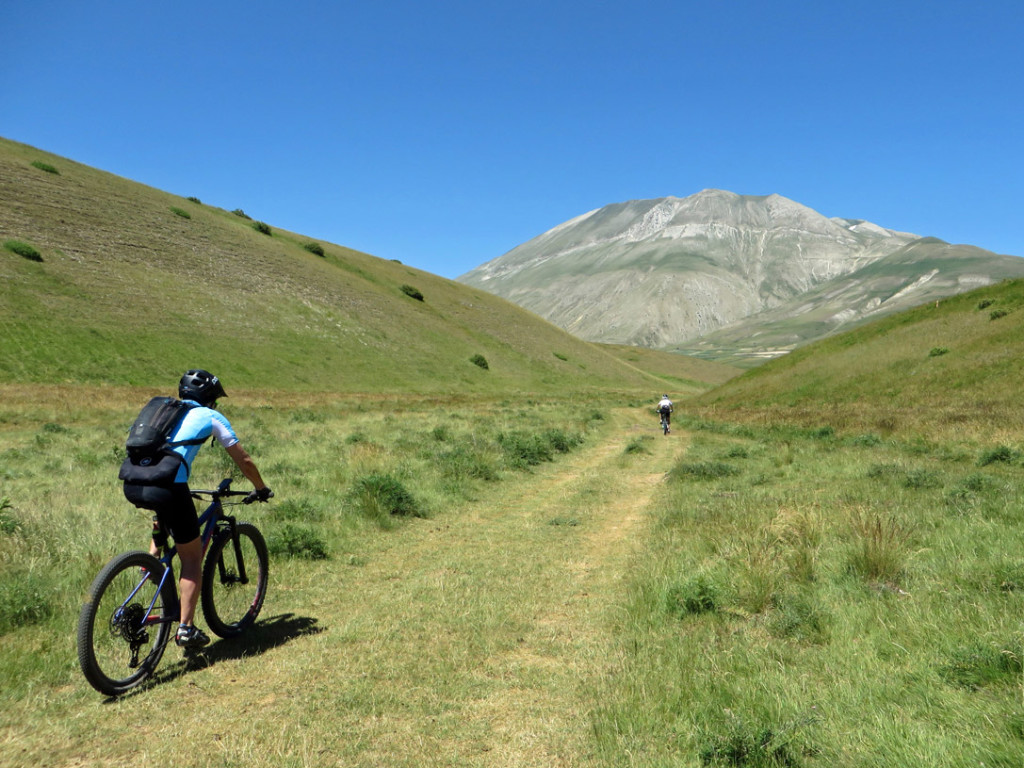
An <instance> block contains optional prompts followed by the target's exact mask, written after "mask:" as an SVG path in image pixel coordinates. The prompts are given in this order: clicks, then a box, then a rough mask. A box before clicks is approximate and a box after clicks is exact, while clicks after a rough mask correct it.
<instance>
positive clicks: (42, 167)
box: [32, 160, 60, 176]
mask: <svg viewBox="0 0 1024 768" xmlns="http://www.w3.org/2000/svg"><path fill="white" fill-rule="evenodd" d="M32 167H33V168H38V169H39V170H40V171H46V172H47V173H52V174H54V175H56V176H60V171H58V170H57V169H56V168H54V167H53V166H52V165H50V164H49V163H44V162H43V161H42V160H33V161H32Z"/></svg>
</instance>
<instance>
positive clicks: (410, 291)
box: [401, 285, 423, 301]
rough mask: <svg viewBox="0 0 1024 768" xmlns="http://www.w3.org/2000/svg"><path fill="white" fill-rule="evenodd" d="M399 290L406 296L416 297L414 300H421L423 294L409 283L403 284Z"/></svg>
mask: <svg viewBox="0 0 1024 768" xmlns="http://www.w3.org/2000/svg"><path fill="white" fill-rule="evenodd" d="M401 290H402V293H404V294H405V295H406V296H409V297H410V298H413V299H416V301H423V294H422V293H421V292H420V290H419V289H418V288H413V287H412V286H411V285H403V286H402V289H401Z"/></svg>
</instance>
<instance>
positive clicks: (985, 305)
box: [978, 299, 995, 309]
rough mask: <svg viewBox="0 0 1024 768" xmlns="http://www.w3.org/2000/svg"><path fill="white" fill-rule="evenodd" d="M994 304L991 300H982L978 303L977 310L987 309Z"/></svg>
mask: <svg viewBox="0 0 1024 768" xmlns="http://www.w3.org/2000/svg"><path fill="white" fill-rule="evenodd" d="M994 303H995V302H994V301H993V300H992V299H982V300H981V301H979V302H978V309H988V308H989V307H991V306H992V305H993V304H994Z"/></svg>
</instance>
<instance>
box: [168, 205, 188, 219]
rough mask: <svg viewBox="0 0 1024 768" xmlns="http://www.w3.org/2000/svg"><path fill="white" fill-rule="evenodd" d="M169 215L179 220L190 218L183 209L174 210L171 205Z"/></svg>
mask: <svg viewBox="0 0 1024 768" xmlns="http://www.w3.org/2000/svg"><path fill="white" fill-rule="evenodd" d="M171 213H173V214H174V215H175V216H181V218H183V219H191V218H192V214H191V213H189V212H188V211H186V210H185V209H184V208H175V207H174V206H173V205H172V206H171Z"/></svg>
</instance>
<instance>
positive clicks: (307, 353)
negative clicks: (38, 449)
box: [0, 140, 699, 393]
mask: <svg viewBox="0 0 1024 768" xmlns="http://www.w3.org/2000/svg"><path fill="white" fill-rule="evenodd" d="M33 163H35V164H36V165H33ZM38 164H43V165H45V166H49V169H47V168H40V167H37V166H38ZM54 171H55V172H54ZM0 213H2V215H0V241H4V242H6V241H11V240H17V241H21V242H24V243H28V244H30V245H31V246H33V247H34V248H35V249H36V250H37V251H38V252H39V254H40V255H41V256H42V261H41V262H37V261H33V260H30V259H26V258H23V257H22V256H19V255H16V254H15V253H12V252H10V251H9V250H0V286H2V288H0V333H2V337H3V344H2V346H0V382H57V383H63V382H69V383H92V384H96V383H102V384H118V385H123V384H127V385H145V386H166V383H167V381H168V380H169V378H176V376H177V375H178V372H179V371H180V370H182V369H184V368H187V367H191V366H203V367H208V368H210V369H212V370H215V371H217V372H218V373H220V375H221V376H222V377H223V378H225V380H226V381H228V382H230V383H231V384H232V385H233V386H235V387H270V388H275V389H282V390H290V389H299V390H323V391H368V392H373V391H385V392H400V391H415V392H426V393H430V392H459V391H467V392H481V393H487V392H506V391H530V392H533V391H547V390H554V389H565V388H569V389H578V388H605V389H607V388H612V389H634V388H638V387H639V388H643V389H644V390H645V391H646V390H648V389H652V388H653V389H660V388H662V387H663V386H664V385H663V383H661V381H660V379H658V378H657V377H652V376H651V375H650V374H647V373H645V372H643V371H641V370H639V369H638V368H637V367H636V366H635V365H630V364H628V363H625V362H623V361H620V360H619V359H617V358H616V357H615V356H612V355H610V354H608V352H607V351H605V350H602V349H600V348H598V347H596V346H594V345H591V344H588V343H585V342H582V341H579V340H577V339H575V338H573V337H571V336H569V335H568V334H566V333H564V332H563V331H561V330H560V329H558V328H556V327H555V326H553V325H551V324H549V323H547V322H545V321H543V320H541V319H540V318H537V317H536V316H534V315H532V314H530V313H528V312H526V311H524V310H522V309H520V308H518V307H516V306H514V305H512V304H510V303H508V302H506V301H504V300H502V299H499V298H496V297H494V296H491V295H490V294H487V293H485V292H483V291H479V290H476V289H473V288H468V287H466V286H463V285H460V284H457V283H455V282H453V281H450V280H446V279H444V278H441V277H438V276H435V275H431V274H429V273H426V272H423V271H420V270H417V269H413V268H410V267H408V266H404V265H402V264H400V263H397V262H393V261H387V260H383V259H379V258H375V257H373V256H370V255H367V254H364V253H359V252H357V251H353V250H350V249H347V248H343V247H340V246H337V245H333V244H330V243H324V242H320V243H318V244H319V245H320V247H321V248H322V249H323V251H324V256H322V257H321V256H318V255H315V254H314V253H311V252H310V251H309V250H307V249H306V248H305V247H304V245H306V244H308V243H310V242H311V240H310V239H309V238H306V237H303V236H301V235H297V234H294V233H291V232H286V231H283V230H280V229H277V228H275V227H273V222H268V223H269V224H270V226H271V234H270V235H269V236H268V235H266V234H261V233H260V232H258V231H256V230H255V229H254V228H253V224H254V222H253V221H251V220H249V219H248V218H245V217H242V216H239V215H237V213H235V212H231V211H226V210H223V209H220V208H214V207H211V206H209V205H204V204H202V203H199V202H195V201H192V200H187V199H185V198H182V197H178V196H176V195H171V194H168V193H166V192H162V191H159V190H156V189H152V188H150V187H146V186H144V185H142V184H138V183H135V182H132V181H128V180H126V179H123V178H119V177H116V176H113V175H111V174H108V173H105V172H102V171H99V170H96V169H93V168H89V167H87V166H84V165H81V164H78V163H74V162H72V161H70V160H66V159H63V158H60V157H57V156H54V155H51V154H48V153H45V152H42V151H40V150H37V149H34V148H32V147H28V146H25V145H22V144H17V143H14V142H10V141H6V140H0ZM403 286H411V287H413V288H415V289H417V290H418V291H419V292H420V293H421V294H422V295H423V297H424V300H423V301H419V300H417V299H415V298H412V297H410V296H409V295H407V294H406V293H405V292H403V290H402V287H403ZM474 355H482V356H483V357H484V358H485V359H486V361H487V362H488V364H489V368H488V369H487V370H485V369H483V368H482V367H480V366H478V365H475V364H474V363H472V362H470V358H471V357H473V356H474ZM685 378H690V379H694V378H696V377H695V376H688V377H685ZM698 386H699V385H698Z"/></svg>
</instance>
